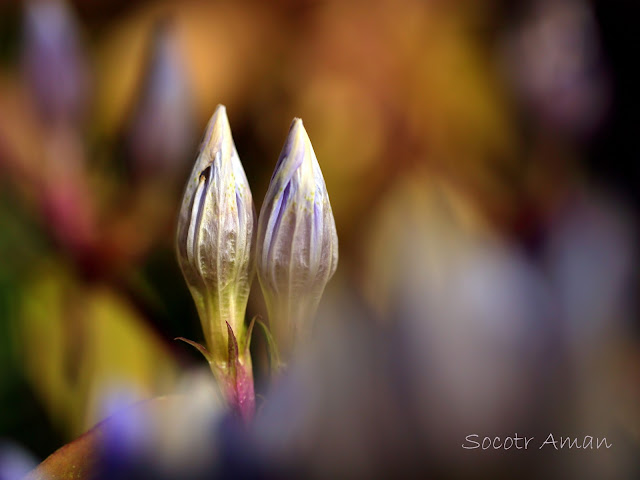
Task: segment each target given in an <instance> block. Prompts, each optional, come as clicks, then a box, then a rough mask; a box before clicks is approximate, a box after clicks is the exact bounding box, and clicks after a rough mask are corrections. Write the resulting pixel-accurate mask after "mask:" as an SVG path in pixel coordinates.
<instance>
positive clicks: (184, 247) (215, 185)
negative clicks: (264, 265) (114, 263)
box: [177, 105, 255, 366]
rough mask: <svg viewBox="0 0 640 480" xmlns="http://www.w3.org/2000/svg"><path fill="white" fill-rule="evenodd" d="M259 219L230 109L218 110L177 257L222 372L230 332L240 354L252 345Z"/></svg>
mask: <svg viewBox="0 0 640 480" xmlns="http://www.w3.org/2000/svg"><path fill="white" fill-rule="evenodd" d="M254 218H255V215H254V209H253V200H252V198H251V190H250V189H249V183H248V182H247V177H246V175H245V173H244V170H243V168H242V164H241V163H240V158H239V157H238V152H237V151H236V148H235V145H234V143H233V139H232V137H231V129H230V127H229V120H228V119H227V114H226V109H225V107H224V106H222V105H219V106H218V108H217V109H216V111H215V113H214V114H213V117H211V120H210V121H209V125H208V126H207V130H206V133H205V136H204V140H203V141H202V145H201V147H200V153H199V155H198V158H197V159H196V164H195V166H194V167H193V171H192V172H191V176H190V177H189V181H188V183H187V186H186V188H185V194H184V198H183V201H182V207H181V210H180V216H179V218H178V233H177V255H178V262H179V263H180V268H181V269H182V273H183V275H184V278H185V280H186V282H187V285H188V286H189V289H190V290H191V294H192V296H193V299H194V301H195V304H196V307H197V309H198V313H199V315H200V320H201V322H202V328H203V330H204V335H205V339H206V342H207V347H208V348H209V352H210V355H211V360H210V361H215V362H216V363H217V364H219V365H222V366H224V365H225V364H226V362H227V359H228V357H227V355H228V348H229V343H228V333H227V329H228V328H230V329H231V330H232V331H233V334H234V335H235V337H236V339H237V342H238V347H239V348H240V351H241V352H244V351H245V346H246V342H247V341H248V339H247V338H246V337H247V335H246V328H245V325H244V315H245V310H246V307H247V299H248V296H249V288H250V286H251V280H252V277H253V273H254V269H253V261H252V252H251V249H252V244H253V237H254V222H255V220H254ZM227 323H228V325H229V327H227Z"/></svg>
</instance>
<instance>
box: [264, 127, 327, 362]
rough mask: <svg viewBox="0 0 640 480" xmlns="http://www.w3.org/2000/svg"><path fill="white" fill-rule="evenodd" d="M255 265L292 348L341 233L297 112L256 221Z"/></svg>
mask: <svg viewBox="0 0 640 480" xmlns="http://www.w3.org/2000/svg"><path fill="white" fill-rule="evenodd" d="M256 257H257V269H258V278H259V279H260V285H261V287H262V291H263V293H264V297H265V301H266V304H267V310H268V313H269V319H270V324H271V329H272V332H273V335H274V337H275V340H276V343H277V344H278V347H279V348H280V350H281V351H284V352H285V354H288V353H289V352H290V350H291V349H292V348H293V347H294V346H295V344H296V343H297V342H299V341H301V340H303V339H304V338H305V337H306V336H307V335H308V332H309V327H310V325H311V322H312V320H313V317H314V315H315V313H316V310H317V307H318V303H319V302H320V298H321V297H322V293H323V291H324V288H325V286H326V284H327V282H328V281H329V279H330V278H331V277H332V276H333V274H334V273H335V270H336V267H337V266H338V236H337V234H336V225H335V221H334V219H333V213H332V211H331V204H330V203H329V195H328V193H327V187H326V185H325V182H324V178H323V177H322V172H321V171H320V165H319V164H318V160H317V159H316V155H315V153H314V151H313V147H312V146H311V141H310V140H309V136H308V135H307V132H306V131H305V129H304V126H303V125H302V120H300V119H298V118H296V119H294V120H293V123H292V124H291V128H290V130H289V136H288V137H287V140H286V142H285V145H284V148H283V149H282V153H281V154H280V159H279V160H278V163H277V165H276V168H275V171H274V173H273V176H272V177H271V183H270V185H269V189H268V191H267V195H266V197H265V200H264V203H263V204H262V209H261V211H260V219H259V222H258V244H257V251H256Z"/></svg>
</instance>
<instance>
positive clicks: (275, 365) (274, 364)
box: [256, 319, 285, 375]
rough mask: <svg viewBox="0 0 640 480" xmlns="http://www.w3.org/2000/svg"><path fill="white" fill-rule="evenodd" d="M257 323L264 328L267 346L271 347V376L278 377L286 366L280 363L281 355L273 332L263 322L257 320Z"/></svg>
mask: <svg viewBox="0 0 640 480" xmlns="http://www.w3.org/2000/svg"><path fill="white" fill-rule="evenodd" d="M256 322H257V323H258V325H260V326H261V327H262V331H263V332H264V336H265V338H266V339H267V344H268V345H269V365H270V366H271V374H272V375H276V374H277V373H278V372H280V370H282V369H283V368H284V367H285V365H284V364H283V363H282V362H281V361H280V353H279V352H278V345H277V344H276V342H275V340H274V339H273V336H272V335H271V331H270V330H269V327H267V325H266V324H265V323H264V322H263V321H262V320H259V319H257V320H256Z"/></svg>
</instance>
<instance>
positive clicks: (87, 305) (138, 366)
mask: <svg viewBox="0 0 640 480" xmlns="http://www.w3.org/2000/svg"><path fill="white" fill-rule="evenodd" d="M29 279H30V280H29V281H28V282H27V283H26V285H25V286H24V287H22V290H21V293H20V295H19V298H18V306H19V310H18V314H19V317H18V318H17V319H16V320H18V321H16V323H15V327H14V330H15V335H16V338H15V345H18V346H19V349H18V351H17V353H18V361H19V362H20V364H21V366H22V368H23V370H24V373H25V376H26V378H27V379H28V382H29V384H30V385H31V387H32V388H33V389H34V391H35V392H36V394H37V395H38V398H39V399H40V400H41V401H42V403H43V406H44V407H45V410H46V411H47V414H48V415H49V417H50V418H51V421H52V422H54V425H55V426H56V427H57V428H59V429H60V430H61V431H62V432H63V433H64V434H66V435H67V436H68V437H69V438H74V437H76V436H78V435H79V434H81V433H82V432H85V431H87V429H88V428H90V427H92V426H93V425H95V424H96V423H97V422H99V421H100V420H102V419H103V418H104V415H105V413H106V412H105V411H104V408H103V407H104V401H105V395H109V393H110V392H113V393H116V394H117V393H118V392H119V391H125V390H126V392H129V393H131V395H132V400H133V401H135V400H144V399H146V398H151V397H153V396H154V395H159V394H162V393H166V392H168V391H170V390H171V389H172V388H173V386H174V384H175V381H176V377H177V374H178V366H177V364H176V362H175V359H174V358H173V356H172V355H171V352H170V350H169V348H167V346H166V344H165V342H164V341H163V340H162V339H161V338H160V337H159V336H158V335H157V334H156V333H155V332H154V330H153V329H151V328H149V327H148V325H147V324H146V323H145V322H144V319H143V318H141V317H140V315H139V314H138V312H137V310H136V309H135V308H134V307H133V306H132V305H131V304H130V303H129V302H128V301H127V300H126V299H125V298H123V297H122V296H120V295H119V294H118V293H117V292H115V291H113V290H111V289H110V288H109V287H108V286H106V285H101V284H99V283H94V284H91V285H85V284H82V283H81V282H80V280H79V279H78V278H77V277H76V276H75V274H74V273H73V272H72V271H71V270H70V269H69V268H67V267H65V266H63V265H62V264H60V263H56V262H49V263H48V264H47V265H45V266H44V268H38V269H37V270H35V271H34V272H32V274H31V275H30V276H29Z"/></svg>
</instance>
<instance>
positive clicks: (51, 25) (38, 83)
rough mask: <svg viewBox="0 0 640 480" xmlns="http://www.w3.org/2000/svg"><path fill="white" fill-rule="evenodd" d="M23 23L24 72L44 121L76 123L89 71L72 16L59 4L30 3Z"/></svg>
mask: <svg viewBox="0 0 640 480" xmlns="http://www.w3.org/2000/svg"><path fill="white" fill-rule="evenodd" d="M24 18H25V20H24V46H23V50H22V61H23V69H24V73H25V75H26V81H27V83H28V84H29V86H30V88H31V91H32V93H33V97H34V99H35V102H36V105H37V107H38V109H39V110H40V112H41V114H42V116H43V117H44V118H45V119H46V121H48V122H51V123H57V122H72V123H77V122H78V121H80V120H81V119H82V116H83V114H84V113H85V107H86V104H87V94H88V67H87V64H86V59H85V57H84V52H83V51H82V48H81V45H80V42H79V39H78V32H77V28H76V25H75V22H74V19H73V16H72V14H71V12H70V11H69V9H68V8H67V6H66V5H65V4H64V3H63V2H62V1H58V0H54V1H50V2H39V1H32V2H28V3H27V5H26V12H25V17H24Z"/></svg>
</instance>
